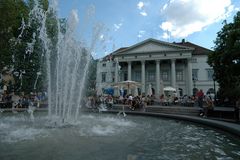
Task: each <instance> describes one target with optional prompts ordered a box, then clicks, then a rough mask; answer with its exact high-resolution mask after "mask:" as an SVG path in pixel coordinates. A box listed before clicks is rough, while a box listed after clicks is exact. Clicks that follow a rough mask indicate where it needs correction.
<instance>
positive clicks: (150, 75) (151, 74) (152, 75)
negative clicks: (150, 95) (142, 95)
mask: <svg viewBox="0 0 240 160" xmlns="http://www.w3.org/2000/svg"><path fill="white" fill-rule="evenodd" d="M147 78H148V81H155V80H156V79H155V72H154V71H149V72H148V77H147Z"/></svg>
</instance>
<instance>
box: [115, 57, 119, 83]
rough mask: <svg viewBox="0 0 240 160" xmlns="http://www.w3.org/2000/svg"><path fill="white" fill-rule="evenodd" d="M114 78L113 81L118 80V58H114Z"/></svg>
mask: <svg viewBox="0 0 240 160" xmlns="http://www.w3.org/2000/svg"><path fill="white" fill-rule="evenodd" d="M115 63H116V64H115V80H114V82H115V83H117V82H118V66H119V64H118V59H116V60H115Z"/></svg>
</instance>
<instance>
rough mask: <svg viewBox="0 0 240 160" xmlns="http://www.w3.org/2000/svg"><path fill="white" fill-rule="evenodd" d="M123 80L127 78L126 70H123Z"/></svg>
mask: <svg viewBox="0 0 240 160" xmlns="http://www.w3.org/2000/svg"><path fill="white" fill-rule="evenodd" d="M123 80H124V81H127V80H128V73H127V72H124V73H123Z"/></svg>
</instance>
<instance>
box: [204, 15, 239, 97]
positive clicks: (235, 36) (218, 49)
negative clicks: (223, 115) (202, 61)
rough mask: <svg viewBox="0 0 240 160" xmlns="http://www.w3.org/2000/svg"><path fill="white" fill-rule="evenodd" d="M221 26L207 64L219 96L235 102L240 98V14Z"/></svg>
mask: <svg viewBox="0 0 240 160" xmlns="http://www.w3.org/2000/svg"><path fill="white" fill-rule="evenodd" d="M223 24H224V26H223V27H222V29H221V31H219V32H218V33H217V38H216V40H215V42H214V43H215V47H214V52H212V53H211V54H209V56H208V64H209V65H210V66H212V67H213V70H214V74H215V77H216V80H217V82H218V83H219V86H220V90H219V92H220V95H222V96H223V97H226V96H227V97H229V98H230V99H232V100H235V99H236V98H237V97H239V96H240V12H238V13H237V14H236V15H235V16H234V19H233V22H232V23H227V22H226V21H224V22H223Z"/></svg>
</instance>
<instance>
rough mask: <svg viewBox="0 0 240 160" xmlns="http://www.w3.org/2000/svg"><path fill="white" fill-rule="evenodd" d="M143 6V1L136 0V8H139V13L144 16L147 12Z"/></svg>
mask: <svg viewBox="0 0 240 160" xmlns="http://www.w3.org/2000/svg"><path fill="white" fill-rule="evenodd" d="M145 6H146V5H145V3H144V2H142V1H140V2H138V4H137V7H138V9H139V10H140V14H141V15H142V16H144V17H145V16H147V12H146V11H145V9H144V8H145Z"/></svg>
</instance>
